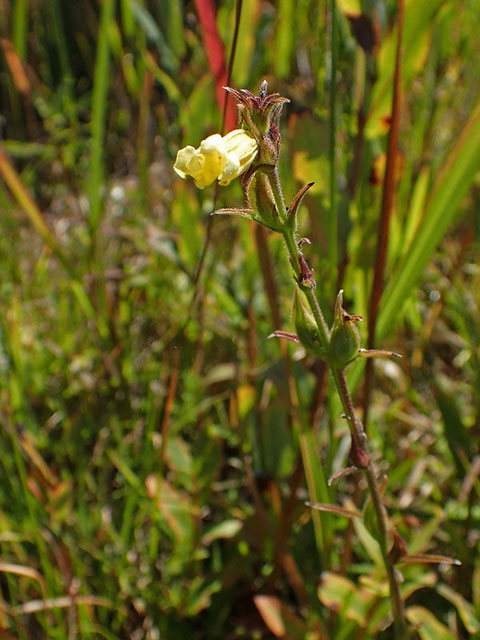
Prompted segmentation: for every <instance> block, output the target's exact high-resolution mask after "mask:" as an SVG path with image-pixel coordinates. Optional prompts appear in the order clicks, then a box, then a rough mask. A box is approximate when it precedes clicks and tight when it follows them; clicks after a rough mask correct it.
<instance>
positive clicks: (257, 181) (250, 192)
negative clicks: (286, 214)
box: [246, 171, 281, 230]
mask: <svg viewBox="0 0 480 640" xmlns="http://www.w3.org/2000/svg"><path fill="white" fill-rule="evenodd" d="M246 189H247V198H248V202H249V204H250V206H251V207H252V209H254V210H255V212H256V219H257V221H258V222H260V223H262V224H264V225H265V226H266V227H268V228H269V229H274V230H277V229H280V228H281V220H280V218H279V216H278V213H277V205H276V204H275V199H274V197H273V193H272V188H271V186H270V183H269V182H268V179H267V176H266V175H265V174H264V173H263V172H261V171H256V172H255V173H254V174H253V175H252V177H251V178H250V180H249V181H248V182H247V186H246Z"/></svg>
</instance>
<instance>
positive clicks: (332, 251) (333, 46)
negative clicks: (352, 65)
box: [328, 0, 338, 282]
mask: <svg viewBox="0 0 480 640" xmlns="http://www.w3.org/2000/svg"><path fill="white" fill-rule="evenodd" d="M337 50H338V47H337V7H336V0H330V92H329V93H330V96H329V97H330V108H329V111H330V126H329V130H330V131H329V141H328V147H329V149H328V155H329V164H330V217H329V223H328V258H329V262H330V269H331V270H332V280H333V282H335V278H336V274H337V264H338V217H337V168H336V162H335V147H336V129H337V121H336V116H337V105H336V99H337V82H336V76H337Z"/></svg>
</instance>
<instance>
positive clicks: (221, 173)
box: [173, 129, 258, 189]
mask: <svg viewBox="0 0 480 640" xmlns="http://www.w3.org/2000/svg"><path fill="white" fill-rule="evenodd" d="M257 153H258V145H257V143H256V141H255V138H254V137H253V136H252V135H251V134H250V133H248V132H247V131H244V130H243V129H235V130H234V131H230V133H227V135H226V136H224V137H222V136H221V135H219V134H218V133H215V134H213V135H211V136H208V138H205V140H202V142H201V143H200V146H199V148H198V149H195V148H194V147H191V146H188V147H184V148H183V149H180V151H179V152H178V153H177V159H176V161H175V165H174V167H173V168H174V169H175V171H176V172H177V174H178V175H179V176H180V177H181V178H186V177H187V176H191V177H192V178H193V179H194V181H195V185H196V186H197V187H198V188H199V189H203V188H204V187H206V186H208V185H209V184H211V183H212V182H214V181H215V180H217V179H218V181H219V183H220V184H221V185H222V186H225V185H227V184H229V183H230V182H231V181H232V180H233V179H234V178H236V177H237V176H239V175H240V174H242V173H243V172H244V171H245V170H246V169H248V167H249V166H250V165H251V164H252V162H253V161H254V160H255V157H256V155H257Z"/></svg>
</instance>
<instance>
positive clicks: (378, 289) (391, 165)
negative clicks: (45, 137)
mask: <svg viewBox="0 0 480 640" xmlns="http://www.w3.org/2000/svg"><path fill="white" fill-rule="evenodd" d="M403 18H404V2H403V0H399V2H398V36H397V51H396V56H395V75H394V79H393V99H392V119H391V122H392V124H391V128H390V134H389V137H388V148H387V164H386V167H385V176H384V180H383V195H382V208H381V211H380V218H379V221H378V244H377V254H376V258H375V270H374V275H373V285H372V292H371V297H370V308H369V314H368V349H373V347H374V345H375V327H376V324H377V316H378V307H379V302H380V296H381V294H382V288H383V276H384V272H385V263H386V259H387V247H388V236H389V226H390V217H391V213H392V208H393V196H394V189H395V168H396V163H397V155H398V136H399V130H400V110H401V93H402V36H403ZM372 375H373V363H372V361H371V360H367V366H366V371H365V393H364V401H363V423H364V425H365V427H367V421H368V407H369V404H370V390H371V386H372Z"/></svg>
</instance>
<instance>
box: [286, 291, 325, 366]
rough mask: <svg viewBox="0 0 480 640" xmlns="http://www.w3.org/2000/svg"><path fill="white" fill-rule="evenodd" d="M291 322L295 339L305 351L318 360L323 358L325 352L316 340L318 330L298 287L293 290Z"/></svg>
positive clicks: (317, 339)
mask: <svg viewBox="0 0 480 640" xmlns="http://www.w3.org/2000/svg"><path fill="white" fill-rule="evenodd" d="M293 320H294V322H295V329H296V331H297V337H298V339H299V340H300V342H301V343H302V345H303V346H304V347H305V349H306V350H307V351H308V352H309V353H311V354H313V355H315V356H317V357H318V358H325V352H324V351H323V349H322V346H321V344H320V340H319V338H318V329H317V325H316V324H315V319H314V317H313V315H312V314H311V313H310V310H309V309H308V307H307V304H306V302H305V300H304V298H303V293H302V292H301V291H300V288H299V287H296V288H295V297H294V300H293Z"/></svg>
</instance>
